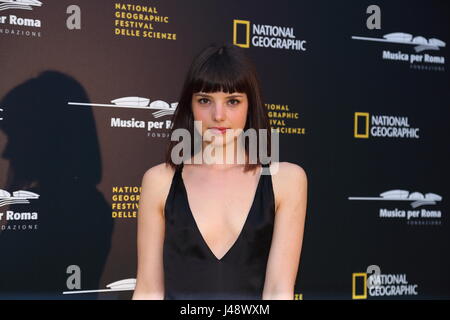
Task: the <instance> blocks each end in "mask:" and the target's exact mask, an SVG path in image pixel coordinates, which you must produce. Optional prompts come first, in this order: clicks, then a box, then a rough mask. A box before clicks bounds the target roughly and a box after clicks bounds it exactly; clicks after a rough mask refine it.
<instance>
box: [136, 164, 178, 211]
mask: <svg viewBox="0 0 450 320" xmlns="http://www.w3.org/2000/svg"><path fill="white" fill-rule="evenodd" d="M174 174H175V169H174V168H172V167H171V166H170V165H169V164H167V163H165V162H163V163H160V164H157V165H155V166H153V167H151V168H150V169H148V170H147V171H146V172H145V173H144V176H143V178H142V194H143V196H151V197H152V199H155V200H156V199H157V200H156V201H158V202H161V203H162V202H163V201H164V199H166V197H167V195H168V193H169V190H170V185H171V183H172V179H173V176H174Z"/></svg>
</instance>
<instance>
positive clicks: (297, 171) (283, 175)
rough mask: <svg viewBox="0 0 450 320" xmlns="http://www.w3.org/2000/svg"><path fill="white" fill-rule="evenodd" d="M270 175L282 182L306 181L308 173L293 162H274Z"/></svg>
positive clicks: (271, 165)
mask: <svg viewBox="0 0 450 320" xmlns="http://www.w3.org/2000/svg"><path fill="white" fill-rule="evenodd" d="M270 173H271V175H272V176H273V177H276V178H277V179H281V180H305V179H307V177H306V172H305V170H304V169H303V168H302V167H301V166H299V165H298V164H295V163H292V162H287V161H283V162H272V163H271V164H270Z"/></svg>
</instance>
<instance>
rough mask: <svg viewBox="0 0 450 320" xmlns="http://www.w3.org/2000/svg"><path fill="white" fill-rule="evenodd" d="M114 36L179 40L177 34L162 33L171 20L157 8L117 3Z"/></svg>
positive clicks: (115, 5)
mask: <svg viewBox="0 0 450 320" xmlns="http://www.w3.org/2000/svg"><path fill="white" fill-rule="evenodd" d="M114 9H115V10H116V11H115V12H114V17H115V19H114V34H115V35H117V36H125V37H134V38H146V39H161V40H177V34H176V33H173V32H167V31H162V30H161V31H160V30H159V29H160V27H163V28H164V27H165V26H167V25H169V23H170V22H171V19H170V18H169V17H168V16H165V15H161V14H160V13H159V10H158V8H157V7H151V6H145V5H136V4H124V3H115V4H114Z"/></svg>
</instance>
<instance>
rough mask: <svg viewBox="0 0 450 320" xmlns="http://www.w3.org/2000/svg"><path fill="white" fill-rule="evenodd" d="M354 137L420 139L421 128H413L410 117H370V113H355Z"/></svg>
mask: <svg viewBox="0 0 450 320" xmlns="http://www.w3.org/2000/svg"><path fill="white" fill-rule="evenodd" d="M354 137H355V138H362V139H368V138H369V137H376V138H397V139H402V138H411V139H419V138H420V137H419V128H412V127H411V126H410V124H409V119H408V117H398V116H386V115H370V114H369V113H368V112H355V115H354Z"/></svg>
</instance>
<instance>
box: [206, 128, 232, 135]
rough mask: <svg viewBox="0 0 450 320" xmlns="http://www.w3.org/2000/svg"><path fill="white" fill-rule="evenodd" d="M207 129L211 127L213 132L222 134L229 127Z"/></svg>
mask: <svg viewBox="0 0 450 320" xmlns="http://www.w3.org/2000/svg"><path fill="white" fill-rule="evenodd" d="M209 129H212V130H213V132H216V133H220V134H224V133H225V132H226V131H227V129H230V128H226V127H211V128H209Z"/></svg>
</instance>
